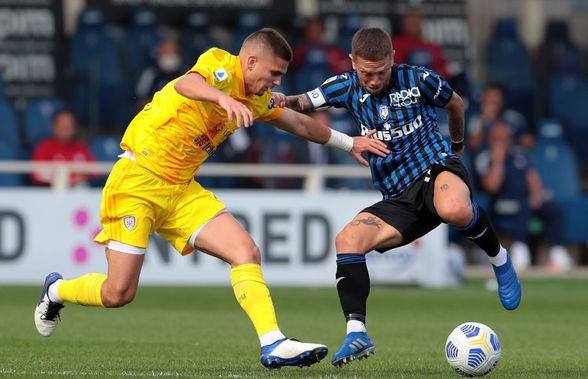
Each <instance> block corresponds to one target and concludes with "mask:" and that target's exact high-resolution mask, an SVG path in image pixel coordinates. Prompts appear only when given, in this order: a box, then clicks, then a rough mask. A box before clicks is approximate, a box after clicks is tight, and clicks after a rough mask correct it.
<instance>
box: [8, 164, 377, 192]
mask: <svg viewBox="0 0 588 379" xmlns="http://www.w3.org/2000/svg"><path fill="white" fill-rule="evenodd" d="M113 164H114V163H113V162H95V163H88V162H71V163H70V162H30V161H0V174H2V173H14V174H30V173H33V172H40V171H42V172H51V174H52V184H51V188H53V189H54V190H56V191H65V190H67V189H68V188H69V187H70V183H69V180H70V174H71V173H81V174H104V175H105V174H108V173H109V172H110V170H111V168H112V166H113ZM198 176H236V177H266V178H268V177H269V178H272V177H273V178H302V179H303V180H304V191H305V192H307V193H317V192H320V191H321V190H322V189H323V188H324V181H325V179H326V178H369V177H370V170H369V169H368V168H367V167H363V166H359V165H302V164H252V163H206V164H204V165H203V166H202V167H201V168H200V170H199V171H198Z"/></svg>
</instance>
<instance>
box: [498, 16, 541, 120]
mask: <svg viewBox="0 0 588 379" xmlns="http://www.w3.org/2000/svg"><path fill="white" fill-rule="evenodd" d="M486 67H487V68H488V78H487V79H488V82H492V83H497V84H500V85H502V86H504V87H505V88H506V89H507V90H508V91H507V95H508V96H507V102H508V103H509V106H510V107H512V108H515V109H516V110H518V111H520V112H522V113H523V114H524V115H525V116H526V117H527V118H530V117H531V116H532V114H533V106H534V98H533V93H534V84H533V78H532V76H531V67H530V61H529V55H528V52H527V48H526V47H525V45H524V44H523V43H522V41H521V40H520V39H519V38H518V35H517V30H516V24H515V23H514V21H513V20H510V19H506V20H500V21H498V22H497V23H496V27H495V31H494V35H493V38H492V39H491V40H490V41H489V42H488V45H487V46H486Z"/></svg>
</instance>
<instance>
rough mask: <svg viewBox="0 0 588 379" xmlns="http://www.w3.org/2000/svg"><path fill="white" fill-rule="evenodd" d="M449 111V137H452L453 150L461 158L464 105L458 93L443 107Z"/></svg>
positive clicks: (454, 93)
mask: <svg viewBox="0 0 588 379" xmlns="http://www.w3.org/2000/svg"><path fill="white" fill-rule="evenodd" d="M443 108H445V109H447V111H448V114H447V116H448V123H449V135H450V136H451V150H453V152H454V153H456V154H457V156H461V153H462V152H463V146H464V144H463V138H464V118H465V116H464V104H463V100H462V99H461V97H460V96H459V95H458V94H457V92H455V91H454V92H453V95H451V99H449V102H448V103H447V104H446V105H445V106H444V107H443Z"/></svg>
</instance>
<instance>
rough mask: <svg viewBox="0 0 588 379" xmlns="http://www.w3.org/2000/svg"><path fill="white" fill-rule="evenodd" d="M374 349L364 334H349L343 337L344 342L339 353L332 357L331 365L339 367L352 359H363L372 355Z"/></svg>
mask: <svg viewBox="0 0 588 379" xmlns="http://www.w3.org/2000/svg"><path fill="white" fill-rule="evenodd" d="M375 350H376V347H375V346H374V344H373V343H372V340H370V337H369V336H368V335H367V333H365V332H351V333H349V334H348V335H347V337H345V341H343V344H342V345H341V347H340V348H339V351H337V352H336V353H335V355H333V359H332V360H331V363H332V364H333V365H334V366H337V367H341V366H343V365H345V364H347V363H349V362H351V361H352V360H354V359H364V358H367V357H368V356H369V355H370V354H374V352H375Z"/></svg>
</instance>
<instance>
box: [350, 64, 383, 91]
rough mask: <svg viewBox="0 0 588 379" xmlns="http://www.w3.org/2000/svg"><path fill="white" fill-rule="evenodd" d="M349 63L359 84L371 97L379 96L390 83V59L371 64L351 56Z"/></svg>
mask: <svg viewBox="0 0 588 379" xmlns="http://www.w3.org/2000/svg"><path fill="white" fill-rule="evenodd" d="M351 63H352V64H353V69H354V70H355V71H356V72H357V77H358V78H359V84H360V85H361V87H362V88H363V89H364V90H366V91H368V92H369V93H370V94H371V95H378V94H380V92H382V91H383V90H384V88H386V86H387V85H388V82H390V75H391V72H392V71H391V68H392V63H393V61H392V57H387V58H385V59H382V60H381V61H376V62H372V61H368V60H366V59H363V58H362V57H353V56H351Z"/></svg>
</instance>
